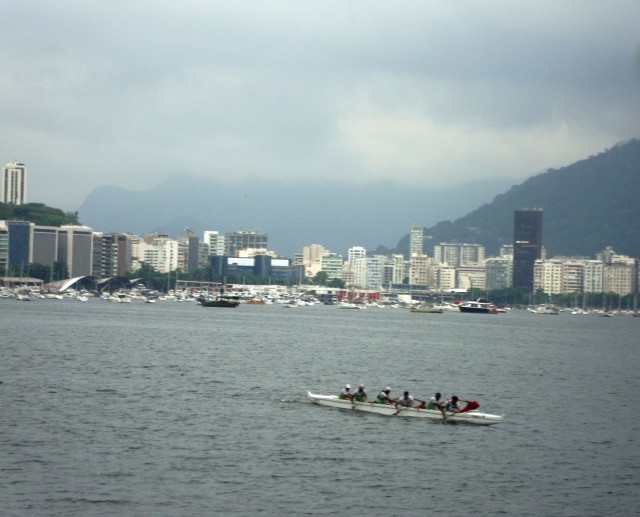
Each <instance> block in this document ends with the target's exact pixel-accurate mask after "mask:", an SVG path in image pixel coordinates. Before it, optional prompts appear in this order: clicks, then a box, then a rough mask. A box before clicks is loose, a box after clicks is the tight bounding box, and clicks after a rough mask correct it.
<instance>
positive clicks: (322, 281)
mask: <svg viewBox="0 0 640 517" xmlns="http://www.w3.org/2000/svg"><path fill="white" fill-rule="evenodd" d="M328 280H329V274H328V273H327V272H326V271H318V272H317V273H316V274H315V276H314V277H313V278H312V279H311V282H312V283H313V284H316V285H326V284H327V281H328Z"/></svg>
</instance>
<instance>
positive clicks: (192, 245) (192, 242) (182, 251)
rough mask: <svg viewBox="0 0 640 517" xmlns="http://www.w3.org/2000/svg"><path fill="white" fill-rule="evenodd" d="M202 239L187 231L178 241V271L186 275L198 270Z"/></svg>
mask: <svg viewBox="0 0 640 517" xmlns="http://www.w3.org/2000/svg"><path fill="white" fill-rule="evenodd" d="M199 245H200V239H198V237H196V235H195V234H194V233H193V231H191V230H188V229H187V230H185V231H184V233H183V234H182V235H181V236H180V238H179V239H178V269H180V271H183V272H184V273H188V272H190V271H194V270H195V269H197V268H198V251H199Z"/></svg>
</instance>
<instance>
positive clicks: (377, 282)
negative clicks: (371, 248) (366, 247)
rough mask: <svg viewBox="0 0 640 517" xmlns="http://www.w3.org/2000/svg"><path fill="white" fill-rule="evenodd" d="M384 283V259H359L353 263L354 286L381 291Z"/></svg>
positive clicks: (379, 257) (378, 257)
mask: <svg viewBox="0 0 640 517" xmlns="http://www.w3.org/2000/svg"><path fill="white" fill-rule="evenodd" d="M383 281H384V257H381V256H375V257H358V258H356V259H355V260H354V262H353V284H354V286H355V287H359V288H361V289H380V288H382V283H383Z"/></svg>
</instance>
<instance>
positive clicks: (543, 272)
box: [533, 259, 563, 294]
mask: <svg viewBox="0 0 640 517" xmlns="http://www.w3.org/2000/svg"><path fill="white" fill-rule="evenodd" d="M562 264H563V261H562V260H557V259H553V260H536V262H535V264H534V266H533V289H534V290H538V289H542V290H543V291H544V292H545V293H547V294H560V293H562Z"/></svg>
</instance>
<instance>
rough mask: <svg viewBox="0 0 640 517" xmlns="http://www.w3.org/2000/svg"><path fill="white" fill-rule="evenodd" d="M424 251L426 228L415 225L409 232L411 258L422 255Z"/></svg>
mask: <svg viewBox="0 0 640 517" xmlns="http://www.w3.org/2000/svg"><path fill="white" fill-rule="evenodd" d="M423 251H424V228H423V227H422V226H414V227H413V228H411V233H410V234H409V258H411V257H413V256H417V255H422V253H423Z"/></svg>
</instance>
